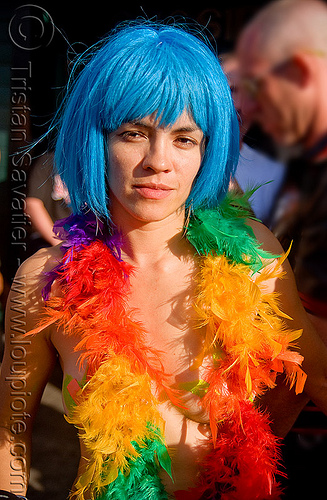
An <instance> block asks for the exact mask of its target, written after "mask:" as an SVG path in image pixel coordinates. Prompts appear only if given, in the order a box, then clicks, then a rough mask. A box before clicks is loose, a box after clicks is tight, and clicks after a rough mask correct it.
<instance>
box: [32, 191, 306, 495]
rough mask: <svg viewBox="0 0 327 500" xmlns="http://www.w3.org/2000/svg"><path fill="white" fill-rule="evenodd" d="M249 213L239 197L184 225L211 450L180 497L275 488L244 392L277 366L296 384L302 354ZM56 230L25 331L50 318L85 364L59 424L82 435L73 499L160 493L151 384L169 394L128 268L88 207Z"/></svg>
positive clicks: (258, 424)
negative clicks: (135, 308) (202, 330)
mask: <svg viewBox="0 0 327 500" xmlns="http://www.w3.org/2000/svg"><path fill="white" fill-rule="evenodd" d="M247 215H248V212H247V209H246V206H245V205H243V202H242V200H241V199H240V200H239V201H238V203H236V202H233V203H231V201H230V200H229V199H227V198H226V199H225V201H224V202H223V204H222V205H221V206H220V207H219V209H218V210H203V211H198V212H197V213H195V214H194V215H193V216H192V218H191V219H190V220H189V223H188V228H187V231H186V237H187V238H188V240H189V241H190V242H191V243H192V244H193V246H194V247H195V250H196V251H197V253H198V254H200V255H201V256H202V259H201V265H200V272H199V276H198V293H197V297H196V304H195V307H196V310H197V312H198V316H199V320H200V324H201V325H205V326H206V338H205V342H204V346H203V352H202V354H201V355H200V356H199V357H198V358H197V359H196V360H195V361H194V366H199V365H201V363H202V360H203V358H204V356H211V357H212V359H213V366H212V368H210V369H208V371H207V372H206V375H205V379H204V380H203V381H202V383H203V384H204V387H205V389H204V390H203V394H204V395H203V397H202V400H201V401H202V405H203V407H204V409H206V410H207V411H208V413H209V416H210V426H211V432H212V439H211V445H212V446H211V451H210V452H209V453H208V455H207V457H206V459H205V460H204V461H203V463H201V464H199V470H200V471H201V473H200V475H199V480H198V484H197V486H196V487H195V488H193V489H192V490H190V491H187V492H185V491H183V492H177V493H176V494H175V497H176V498H180V499H181V500H186V499H199V498H200V497H201V496H202V495H205V498H206V499H218V498H219V499H222V500H255V499H258V500H260V499H261V500H263V499H264V500H267V499H277V498H279V495H280V489H279V485H278V484H277V483H276V481H275V475H276V473H277V472H278V465H279V444H278V441H277V438H276V437H275V436H274V435H273V434H272V432H271V430H270V427H269V422H268V417H267V415H266V414H263V413H262V412H260V411H259V410H258V409H256V408H255V406H254V404H253V399H254V397H255V395H260V394H262V393H263V392H264V391H265V390H266V389H267V388H271V387H273V386H274V385H275V379H276V376H277V374H278V373H282V372H284V373H286V375H287V377H288V379H289V381H290V386H291V387H292V386H293V385H294V386H295V390H296V392H297V393H298V392H301V391H302V389H303V386H304V382H305V374H304V373H303V371H302V369H301V368H300V364H301V362H302V357H301V356H300V355H299V354H298V353H296V352H295V351H293V350H291V349H290V344H291V343H292V342H293V341H294V340H296V339H297V338H298V337H299V336H300V334H301V332H299V331H290V330H287V329H286V328H285V325H284V323H283V317H285V315H284V314H283V313H282V312H281V311H280V309H279V307H278V301H277V297H276V296H275V295H274V294H269V293H266V292H265V290H264V287H263V285H262V284H263V282H264V281H265V280H266V279H268V278H272V277H276V276H280V275H281V270H280V265H277V266H275V268H274V270H271V266H270V270H268V268H267V267H264V266H263V264H262V262H263V259H266V258H268V257H269V258H270V259H271V258H272V256H271V255H270V254H267V253H265V252H263V251H262V250H261V249H260V247H259V245H258V243H257V242H256V240H255V238H254V236H253V234H252V232H251V230H250V228H249V227H248V226H247V225H246V224H245V217H246V216H247ZM55 231H56V233H57V235H58V236H59V237H60V238H61V239H65V240H66V243H65V244H64V245H63V250H64V255H63V260H62V262H60V263H59V264H58V266H57V267H56V268H55V269H54V270H53V271H51V273H49V275H48V284H47V286H46V287H45V288H44V298H45V300H46V308H45V310H46V314H45V318H44V320H43V321H42V323H41V324H40V325H39V326H38V328H37V329H36V330H34V331H33V332H31V333H36V332H38V331H40V330H41V329H42V328H44V327H45V326H48V325H50V324H53V323H56V324H57V326H58V327H60V328H63V330H64V332H65V333H66V334H67V335H70V334H72V333H74V334H75V335H76V334H78V335H79V337H80V342H79V344H78V345H77V348H76V349H77V350H80V351H81V356H80V360H81V362H87V365H88V379H87V383H86V384H85V386H84V387H83V389H81V390H80V391H79V393H78V395H77V400H76V403H77V404H76V406H75V407H74V409H73V411H72V412H71V414H70V415H69V417H68V420H69V421H70V422H72V423H73V424H75V425H76V426H77V428H78V429H79V430H80V436H81V439H82V440H83V441H84V444H85V446H86V448H87V449H88V452H89V456H90V460H89V462H88V465H87V468H86V471H85V473H83V475H82V476H81V477H80V478H79V479H78V480H77V483H76V484H75V490H74V492H73V493H72V494H71V498H75V497H76V498H77V499H78V500H84V498H85V497H84V494H85V492H86V490H89V489H90V488H91V493H90V492H89V493H88V494H89V495H91V498H92V499H93V498H96V499H97V500H107V499H110V500H114V499H117V500H118V499H120V500H122V499H126V500H127V499H128V500H141V499H142V500H145V499H147V500H160V499H162V500H164V499H166V500H167V499H168V495H167V493H166V492H165V490H164V488H163V485H162V483H161V481H160V479H159V469H160V468H163V469H165V470H166V472H167V473H168V474H171V468H170V467H171V466H170V458H169V454H168V451H167V449H166V446H165V440H164V432H163V429H164V423H163V421H162V418H161V416H160V414H159V411H158V401H157V399H156V397H155V396H154V395H153V393H152V391H151V382H152V381H153V380H154V381H155V382H156V384H157V387H159V389H160V391H165V392H166V394H167V395H168V397H169V398H170V399H171V401H172V402H173V403H174V404H178V398H177V396H176V393H175V392H174V391H173V390H171V389H170V388H169V387H168V385H167V384H166V376H165V373H164V371H163V369H162V366H161V363H160V357H159V356H158V354H157V353H156V352H155V351H153V350H151V349H149V347H148V346H147V345H146V342H145V340H144V335H145V331H144V328H143V326H142V324H140V323H139V322H137V321H135V319H134V318H133V312H132V311H131V310H130V309H129V307H128V301H127V295H128V291H129V280H128V276H129V274H130V273H131V272H132V268H131V266H129V265H128V264H126V263H124V262H123V261H122V259H121V254H120V246H121V238H120V237H119V235H117V234H114V235H112V234H110V231H109V230H108V229H107V228H106V227H105V225H104V224H100V223H99V221H97V220H96V219H95V218H94V216H93V215H92V214H89V215H86V216H71V217H70V218H68V219H65V220H64V221H60V222H59V223H58V224H57V225H56V227H55ZM282 260H283V258H280V259H279V261H280V264H281V263H282ZM54 280H58V281H59V283H60V285H61V287H62V292H63V293H62V294H61V296H60V297H56V296H50V290H51V285H52V283H53V282H54ZM222 352H223V355H221V353H222Z"/></svg>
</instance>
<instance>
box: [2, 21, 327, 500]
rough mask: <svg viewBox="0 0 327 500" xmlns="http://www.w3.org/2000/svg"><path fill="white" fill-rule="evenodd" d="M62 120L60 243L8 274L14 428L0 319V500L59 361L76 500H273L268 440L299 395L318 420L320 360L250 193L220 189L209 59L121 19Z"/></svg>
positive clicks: (225, 124) (224, 100)
mask: <svg viewBox="0 0 327 500" xmlns="http://www.w3.org/2000/svg"><path fill="white" fill-rule="evenodd" d="M81 63H83V65H84V67H83V69H82V70H81V69H80V66H81ZM75 74H76V76H75ZM58 115H59V118H58V123H56V126H58V136H57V141H56V151H55V167H56V170H57V171H58V173H59V174H60V176H61V178H62V179H63V180H64V182H65V184H66V186H67V188H68V191H69V195H70V200H71V207H72V211H73V215H71V216H70V217H69V218H68V219H64V220H61V221H59V222H57V223H56V224H55V227H54V232H55V234H56V235H57V236H58V238H59V239H60V240H61V243H60V244H59V245H58V246H56V247H54V248H51V249H42V250H40V251H39V252H38V253H37V254H35V255H34V256H33V257H31V258H30V259H28V260H27V261H26V262H25V263H24V264H23V265H22V266H21V268H20V269H19V270H18V273H17V277H16V280H22V277H23V276H24V277H25V279H26V291H25V302H26V317H25V320H26V325H25V326H26V329H25V330H26V334H23V333H21V332H19V333H17V332H15V334H14V340H15V344H14V348H15V356H16V358H17V359H18V357H19V356H20V355H21V356H23V358H24V359H23V362H24V366H25V367H26V370H25V372H24V384H23V390H24V394H28V397H27V396H26V398H25V399H24V408H23V409H22V410H24V412H25V415H27V418H25V419H24V421H22V424H21V429H20V430H21V432H19V433H17V432H16V433H15V432H14V429H13V425H12V422H11V420H10V417H11V413H12V408H13V406H12V398H13V394H14V387H13V386H12V382H10V383H9V382H8V381H10V380H11V379H10V377H9V378H8V376H9V374H10V373H13V366H14V365H13V363H14V362H15V359H16V358H15V356H14V357H13V344H12V337H13V332H12V330H11V327H10V325H11V322H12V321H13V314H15V313H14V312H13V311H11V309H10V306H9V307H8V311H7V325H8V326H7V346H6V351H5V355H4V362H3V372H2V382H1V394H2V407H1V413H0V417H1V426H2V429H1V439H2V441H1V442H2V443H3V445H2V447H1V453H0V457H1V463H2V464H4V465H3V466H2V471H1V473H0V481H1V482H0V488H3V491H2V494H3V495H4V496H3V498H11V497H10V496H9V493H8V492H10V461H11V459H12V456H13V453H12V450H16V452H17V453H18V450H20V451H22V450H23V451H24V452H26V453H25V454H24V453H20V454H19V457H20V460H17V464H16V465H17V466H18V465H19V464H20V465H21V474H23V475H24V477H25V480H26V485H27V482H28V479H27V478H28V470H29V461H30V459H29V449H30V440H31V427H32V420H33V416H34V415H35V412H36V408H37V406H38V403H39V401H40V398H41V394H42V391H43V388H44V386H45V384H46V382H47V380H48V377H49V374H50V372H51V369H52V367H53V365H54V363H55V360H56V357H57V356H58V357H59V359H60V363H61V366H62V369H63V375H64V378H63V388H62V391H63V401H64V408H65V413H66V418H67V420H68V421H69V422H71V423H72V424H74V425H75V426H76V428H77V429H78V431H79V437H80V441H81V461H80V467H79V471H78V475H77V479H76V481H75V483H74V485H73V487H72V490H71V494H70V498H72V499H77V500H91V499H92V500H93V499H96V500H109V499H117V500H118V499H126V500H127V499H128V500H141V499H142V500H144V499H146V500H158V499H165V500H168V499H177V500H178V499H180V500H184V499H185V500H187V499H193V500H199V499H224V500H229V499H230V500H232V499H233V500H236V499H241V500H247V499H248V500H255V499H259V500H260V499H261V500H267V499H277V498H279V497H280V486H279V482H278V473H279V461H280V452H279V440H278V438H277V437H276V434H278V435H285V434H286V433H287V432H288V430H289V429H290V427H291V426H292V424H293V422H294V420H295V418H296V416H297V414H298V412H299V411H300V410H301V408H302V407H303V406H304V404H305V403H306V401H307V400H308V399H309V398H312V399H313V400H314V401H315V402H316V403H317V404H318V405H320V406H321V407H323V408H324V409H325V408H326V389H325V387H326V373H325V372H326V368H325V366H326V365H327V363H326V359H327V356H326V350H325V348H324V346H323V345H322V344H321V342H320V340H319V338H318V337H317V335H316V333H315V331H314V330H313V328H312V326H311V325H310V323H309V321H308V319H307V317H306V314H305V312H304V310H303V309H302V306H301V305H300V301H299V300H298V298H297V292H296V288H295V285H294V280H293V277H292V272H291V270H290V268H289V265H288V264H287V260H286V256H285V255H283V254H282V250H281V247H280V246H279V244H278V242H277V241H276V240H275V239H274V237H273V236H272V235H271V233H270V232H269V231H268V230H267V229H266V228H265V227H264V226H262V225H261V224H260V223H259V222H258V221H255V220H253V219H251V212H250V211H249V210H248V202H247V199H248V197H249V194H245V195H242V196H240V195H236V194H234V193H232V192H231V191H229V190H228V187H229V184H230V179H231V176H232V175H233V173H234V170H235V166H236V164H237V159H238V145H239V139H238V121H237V117H236V115H235V111H234V107H233V104H232V100H231V96H230V91H229V87H228V83H227V81H226V78H225V76H224V74H223V72H222V70H221V67H220V64H219V60H218V58H217V56H216V54H215V52H214V50H213V49H212V48H211V47H210V45H209V43H207V41H206V40H205V37H203V36H202V35H201V33H199V32H194V33H192V32H191V30H190V29H189V28H185V27H179V26H176V25H173V24H167V23H153V22H149V21H138V22H133V23H126V24H124V25H122V26H120V27H119V28H117V29H115V30H114V31H113V32H112V33H111V34H110V35H109V36H108V37H107V38H106V39H105V40H103V41H102V42H101V43H100V44H98V45H97V46H96V47H93V48H92V50H91V51H87V53H85V54H83V56H82V57H81V58H80V60H79V61H78V63H76V67H75V68H74V70H73V74H72V77H71V79H70V81H69V83H68V92H67V96H66V98H65V100H64V103H63V106H62V108H61V110H60V112H59V113H58ZM15 293H16V294H17V292H15V290H14V288H13V290H12V292H11V297H10V298H9V300H8V304H10V303H13V301H14V300H15ZM302 330H303V332H302ZM295 341H297V344H296V345H295V344H294V342H295ZM18 346H21V348H22V349H21V351H19V350H18ZM19 353H20V354H19ZM21 353H23V355H22V354H21ZM19 359H20V358H19ZM302 362H303V363H302ZM302 364H303V368H302V367H301V365H302ZM284 380H286V381H287V382H288V387H287V386H286V384H284V383H281V381H284ZM270 394H271V395H272V396H270ZM264 404H267V405H268V409H269V410H270V411H271V414H270V416H269V414H268V413H266V412H263V411H262V406H263V405H264ZM261 405H262V406H261ZM270 419H271V420H272V422H273V425H274V430H275V433H273V431H272V429H271V425H270V424H271V422H270ZM23 424H24V425H23ZM17 456H18V455H17ZM6 464H7V465H6ZM6 492H7V493H6ZM21 494H23V495H24V494H26V491H23V492H22V493H21ZM6 495H7V496H6ZM15 498H16V497H15Z"/></svg>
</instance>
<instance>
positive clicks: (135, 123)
mask: <svg viewBox="0 0 327 500" xmlns="http://www.w3.org/2000/svg"><path fill="white" fill-rule="evenodd" d="M128 123H130V125H133V126H135V127H144V128H146V129H152V128H156V126H155V125H153V124H149V123H145V122H143V121H142V120H135V121H134V120H132V121H130V122H128ZM171 130H172V132H177V133H179V132H196V131H202V130H201V129H200V127H198V126H197V125H196V124H194V125H185V126H181V127H178V128H174V125H172V126H171Z"/></svg>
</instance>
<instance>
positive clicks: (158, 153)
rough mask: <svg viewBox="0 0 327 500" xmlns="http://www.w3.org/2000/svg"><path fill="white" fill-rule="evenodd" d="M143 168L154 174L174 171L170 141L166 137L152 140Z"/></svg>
mask: <svg viewBox="0 0 327 500" xmlns="http://www.w3.org/2000/svg"><path fill="white" fill-rule="evenodd" d="M143 168H144V169H145V170H153V171H154V172H156V173H157V172H170V171H171V169H172V161H171V151H170V144H169V141H167V140H165V138H164V137H159V138H151V139H149V143H148V145H147V149H146V152H145V155H144V158H143Z"/></svg>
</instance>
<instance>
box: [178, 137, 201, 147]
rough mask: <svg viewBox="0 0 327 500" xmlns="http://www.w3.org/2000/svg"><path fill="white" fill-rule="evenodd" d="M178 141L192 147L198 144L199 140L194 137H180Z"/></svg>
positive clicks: (184, 145)
mask: <svg viewBox="0 0 327 500" xmlns="http://www.w3.org/2000/svg"><path fill="white" fill-rule="evenodd" d="M176 140H177V143H178V144H179V145H181V146H183V147H191V146H196V145H197V141H196V140H195V139H192V138H191V137H178V138H177V139H176Z"/></svg>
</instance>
